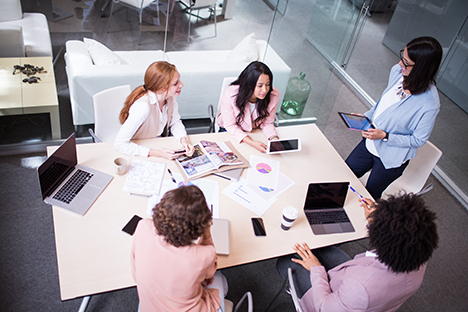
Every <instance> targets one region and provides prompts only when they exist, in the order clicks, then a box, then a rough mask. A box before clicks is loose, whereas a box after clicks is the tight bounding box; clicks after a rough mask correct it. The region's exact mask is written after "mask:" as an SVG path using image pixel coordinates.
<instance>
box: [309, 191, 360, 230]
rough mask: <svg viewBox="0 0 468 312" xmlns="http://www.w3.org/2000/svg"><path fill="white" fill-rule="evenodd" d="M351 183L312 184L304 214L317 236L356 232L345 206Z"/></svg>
mask: <svg viewBox="0 0 468 312" xmlns="http://www.w3.org/2000/svg"><path fill="white" fill-rule="evenodd" d="M348 187H349V182H330V183H310V184H309V188H308V190H307V196H306V200H305V204H304V213H305V215H306V217H307V221H309V224H310V227H311V228H312V231H313V232H314V234H315V235H319V234H332V233H344V232H354V227H353V225H352V224H351V221H350V220H349V218H348V215H347V214H346V211H345V210H344V208H343V206H344V203H345V200H346V194H347V193H348Z"/></svg>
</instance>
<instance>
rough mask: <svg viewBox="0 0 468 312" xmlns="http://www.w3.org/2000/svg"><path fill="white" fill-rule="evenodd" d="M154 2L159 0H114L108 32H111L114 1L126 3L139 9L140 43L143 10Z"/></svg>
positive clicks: (125, 4) (131, 7) (126, 5)
mask: <svg viewBox="0 0 468 312" xmlns="http://www.w3.org/2000/svg"><path fill="white" fill-rule="evenodd" d="M153 2H159V0H113V1H112V4H111V9H110V16H109V23H108V24H107V32H109V29H110V24H111V21H112V13H113V12H114V3H119V4H122V5H124V6H125V7H127V8H130V9H134V10H137V11H138V20H139V25H138V44H140V39H141V23H142V21H143V10H144V9H145V8H147V7H148V6H150V5H151V3H153ZM157 8H158V16H159V6H157Z"/></svg>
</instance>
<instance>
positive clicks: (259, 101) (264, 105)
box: [217, 62, 280, 153]
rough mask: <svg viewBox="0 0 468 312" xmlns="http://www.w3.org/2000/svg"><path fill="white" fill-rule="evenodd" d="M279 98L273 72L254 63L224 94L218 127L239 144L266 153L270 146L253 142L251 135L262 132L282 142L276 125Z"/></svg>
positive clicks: (262, 65) (269, 137)
mask: <svg viewBox="0 0 468 312" xmlns="http://www.w3.org/2000/svg"><path fill="white" fill-rule="evenodd" d="M279 97H280V94H279V91H278V90H277V89H276V88H274V87H273V74H272V73H271V70H270V68H268V66H266V65H265V64H264V63H262V62H252V63H250V64H249V65H248V66H247V67H246V68H245V69H244V70H243V71H242V73H241V74H240V75H239V78H237V80H236V81H234V82H233V83H232V84H231V85H230V86H229V87H228V88H226V90H225V91H224V93H223V95H222V97H221V109H220V110H221V111H220V113H219V115H218V118H217V122H218V125H219V126H220V127H221V128H223V129H225V130H226V131H227V132H229V133H230V134H231V135H232V136H233V137H234V139H236V140H237V141H238V142H239V143H242V142H245V143H247V144H249V145H250V146H252V147H254V148H256V149H257V150H259V151H260V152H262V153H265V152H266V150H267V146H266V144H265V143H263V142H261V141H255V140H253V139H252V138H251V137H250V136H249V135H248V134H247V132H250V131H252V130H253V129H256V128H260V129H262V131H263V133H264V134H265V136H266V137H267V138H268V140H273V139H278V134H277V133H276V130H275V127H274V125H273V122H274V121H275V113H276V108H277V107H278V101H279Z"/></svg>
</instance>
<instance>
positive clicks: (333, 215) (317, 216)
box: [306, 210, 350, 224]
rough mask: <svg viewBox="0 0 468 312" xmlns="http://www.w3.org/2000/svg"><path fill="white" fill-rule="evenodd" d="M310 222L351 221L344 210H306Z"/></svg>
mask: <svg viewBox="0 0 468 312" xmlns="http://www.w3.org/2000/svg"><path fill="white" fill-rule="evenodd" d="M306 216H307V220H309V223H310V224H327V223H345V222H350V221H349V218H348V216H347V215H346V212H345V211H344V210H338V211H314V212H306Z"/></svg>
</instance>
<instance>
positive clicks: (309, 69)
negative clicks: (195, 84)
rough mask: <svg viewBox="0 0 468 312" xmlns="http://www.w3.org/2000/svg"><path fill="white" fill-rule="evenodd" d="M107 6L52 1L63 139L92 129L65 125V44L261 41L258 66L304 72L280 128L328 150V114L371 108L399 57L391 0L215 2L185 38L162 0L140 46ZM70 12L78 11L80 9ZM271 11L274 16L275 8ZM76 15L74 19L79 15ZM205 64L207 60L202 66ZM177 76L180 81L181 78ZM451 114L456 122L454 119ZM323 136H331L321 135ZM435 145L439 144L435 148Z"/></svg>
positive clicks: (125, 16) (123, 14) (200, 47)
mask: <svg viewBox="0 0 468 312" xmlns="http://www.w3.org/2000/svg"><path fill="white" fill-rule="evenodd" d="M107 2H108V1H107V0H96V1H94V2H93V3H92V4H91V5H90V4H89V3H87V4H85V2H80V3H77V2H73V1H69V2H66V3H67V4H66V5H68V6H71V7H69V8H67V7H64V5H65V2H63V1H58V0H56V1H54V0H52V3H53V4H54V5H55V6H56V7H59V8H61V9H63V10H66V11H69V12H73V11H74V12H75V16H73V17H70V18H66V19H63V20H60V21H49V28H50V33H51V38H52V42H53V45H54V56H58V57H57V62H56V64H55V76H56V80H57V91H58V97H59V102H60V114H61V118H60V120H61V126H62V127H61V128H62V138H66V137H67V136H68V135H69V134H70V133H71V132H73V131H77V132H78V134H79V136H81V137H87V136H88V134H87V128H88V126H91V127H92V125H85V126H80V127H76V126H74V125H73V123H72V118H71V111H70V102H69V97H67V96H68V85H67V77H66V71H65V61H64V58H63V54H64V53H65V52H66V50H64V49H65V43H66V41H68V40H83V37H88V38H93V39H95V40H97V41H99V42H101V43H103V44H104V45H106V46H107V47H108V48H109V49H110V50H112V51H132V50H163V51H165V52H175V51H208V50H232V49H234V47H236V45H238V44H239V43H240V42H241V41H242V39H244V38H245V37H246V36H248V35H249V34H252V33H254V34H255V37H256V39H258V40H264V41H266V42H268V47H267V49H266V52H265V54H263V55H259V60H260V61H263V60H266V59H268V57H269V53H273V52H274V53H276V54H277V55H278V56H279V57H280V58H281V59H282V61H284V62H285V63H286V64H287V66H289V67H290V69H291V73H290V77H298V76H299V75H300V74H301V73H305V79H306V80H307V81H308V82H309V83H310V86H311V88H310V94H309V96H308V99H307V102H306V105H305V108H304V111H303V112H302V114H300V115H296V116H294V115H289V114H287V113H285V112H284V111H281V109H280V108H278V112H277V115H278V119H279V124H280V125H283V124H291V123H294V122H297V121H303V122H313V121H316V123H317V125H318V126H319V127H320V129H321V130H322V131H323V132H324V133H325V135H327V136H328V137H329V139H330V140H331V141H332V143H333V144H335V145H337V144H346V142H344V141H343V140H341V141H340V140H337V141H336V142H334V141H333V138H332V136H337V135H336V133H333V132H334V131H335V132H336V129H333V128H334V127H335V125H334V124H333V122H334V121H336V116H335V115H337V114H336V112H335V111H336V110H337V109H339V108H342V109H349V110H352V111H355V112H362V111H364V110H367V109H368V107H369V103H375V102H376V101H377V100H378V99H379V97H380V94H381V92H382V91H383V90H384V88H385V86H386V84H387V79H388V74H389V71H390V68H391V67H392V65H394V64H396V63H398V61H399V60H398V56H396V55H395V54H394V53H393V52H392V51H390V50H389V49H388V48H387V47H386V46H385V45H383V44H382V41H383V36H384V35H385V31H386V29H387V27H388V24H389V23H390V20H391V18H392V14H393V8H394V6H395V4H396V1H392V0H373V1H371V2H369V3H366V2H365V1H363V0H294V1H288V0H218V3H217V6H216V12H217V13H216V17H217V18H216V27H215V25H214V18H213V14H212V13H210V11H208V10H200V11H199V12H198V11H194V13H195V14H197V15H199V16H200V17H201V18H202V19H200V18H198V19H197V18H196V17H194V16H192V17H191V18H190V19H191V27H190V28H191V29H190V34H189V30H188V24H189V16H188V14H187V12H186V11H184V6H183V5H182V4H181V3H180V2H179V1H175V0H169V4H167V5H166V4H163V1H161V2H160V3H159V4H160V5H162V6H161V7H160V11H159V20H158V22H159V24H160V25H159V26H156V27H148V26H145V27H143V28H142V29H141V30H142V32H141V39H140V40H138V37H139V27H138V15H137V13H135V12H134V11H131V10H128V11H127V10H126V9H124V8H119V7H117V6H116V8H114V14H113V17H112V24H111V26H110V27H109V29H110V30H109V31H107V27H108V21H109V8H110V6H108V7H105V3H107ZM374 2H375V3H374ZM85 5H88V7H85ZM73 6H76V7H75V8H73ZM77 7H83V8H84V9H82V10H81V11H80V10H77ZM167 7H170V8H171V9H172V11H170V14H169V19H166V18H165V17H166V14H165V8H167ZM228 7H229V14H226V16H225V15H224V13H226V12H223V11H225V10H228ZM276 7H278V10H275V9H276ZM377 8H379V9H377ZM80 12H82V14H81V16H80V14H78V13H80ZM80 17H81V19H80ZM148 18H149V16H146V20H145V19H144V22H145V23H147V24H148V21H149V23H152V22H155V20H154V19H148ZM166 22H167V24H166ZM166 25H167V27H166ZM153 26H154V25H153ZM209 61H210V60H207V62H208V64H209ZM239 73H240V71H239ZM239 73H237V75H238V74H239ZM181 78H182V81H184V76H182V77H181ZM186 78H187V76H186ZM187 79H188V78H187ZM184 84H185V87H184V88H185V89H186V90H188V89H189V88H191V82H190V80H186V81H185V82H184ZM206 85H207V86H206V88H212V89H214V91H215V92H216V93H218V94H220V92H221V90H220V87H219V86H220V85H221V82H216V81H210V82H207V83H206ZM218 85H219V86H218ZM343 85H346V86H347V88H348V89H349V90H351V91H352V92H354V93H355V94H360V95H359V97H360V98H361V99H362V101H359V104H352V103H350V102H349V103H348V98H346V96H347V95H344V96H345V98H342V97H343V94H342V93H340V92H342V90H343V87H342V86H343ZM182 92H183V91H182ZM200 92H203V90H200ZM363 94H364V96H363ZM282 96H284V94H282ZM441 96H442V97H443V95H441ZM67 101H68V102H67ZM208 104H212V105H213V106H215V107H216V106H217V103H206V106H208ZM280 105H281V103H280ZM451 111H455V110H450V111H447V110H445V111H444V116H443V117H444V119H448V118H450V117H449V116H450V112H451ZM457 112H458V111H457ZM457 116H458V117H457V118H461V117H460V116H459V114H458V113H457ZM184 123H185V124H186V126H187V127H188V128H191V127H194V128H198V130H199V131H205V129H206V128H207V124H209V119H208V110H207V111H206V118H199V119H198V120H184ZM436 127H437V125H436ZM436 130H437V132H438V133H437V134H436V135H433V137H435V138H439V137H443V133H444V129H443V127H442V128H440V127H439V128H438V129H436ZM436 130H435V131H436ZM329 133H332V135H328V134H329ZM25 144H26V145H28V144H29V143H25ZM435 144H436V145H440V144H437V142H435ZM0 145H1V144H0ZM0 148H1V146H0ZM464 148H465V149H466V147H464ZM444 149H445V150H444ZM450 149H453V147H452V146H450V147H449V146H447V145H443V149H442V150H443V152H444V154H449V153H450V151H449V150H450ZM457 150H459V148H457ZM342 156H343V157H344V156H345V155H342ZM443 157H444V156H443ZM439 163H440V164H444V163H448V164H450V168H453V167H456V168H465V167H464V165H462V163H463V161H462V159H461V158H460V159H459V160H458V161H457V160H456V159H453V158H452V159H451V160H450V161H449V162H445V161H443V159H442V160H441V161H440V162H439ZM442 169H443V168H442ZM451 171H453V170H451ZM461 171H462V172H464V174H463V175H464V176H465V177H466V175H467V174H468V172H467V171H466V170H465V169H461ZM450 178H453V179H454V180H455V181H456V184H459V185H462V186H463V192H465V194H466V193H468V187H467V186H466V178H465V179H464V180H465V181H464V182H463V181H462V180H459V181H458V182H457V179H456V178H454V177H453V176H450Z"/></svg>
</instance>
